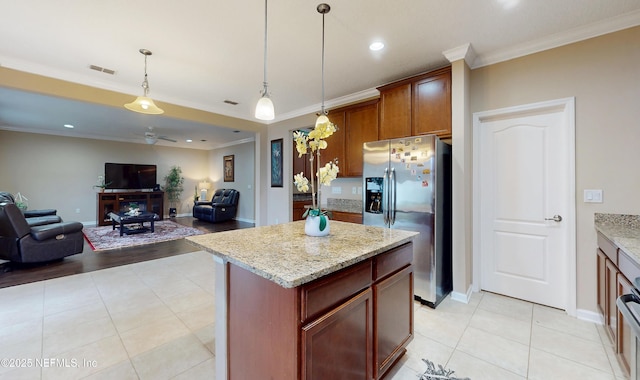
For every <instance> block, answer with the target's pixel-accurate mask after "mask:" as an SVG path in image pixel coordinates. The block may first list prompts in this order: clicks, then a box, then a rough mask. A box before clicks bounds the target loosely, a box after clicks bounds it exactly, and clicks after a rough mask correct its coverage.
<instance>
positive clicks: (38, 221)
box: [0, 191, 62, 227]
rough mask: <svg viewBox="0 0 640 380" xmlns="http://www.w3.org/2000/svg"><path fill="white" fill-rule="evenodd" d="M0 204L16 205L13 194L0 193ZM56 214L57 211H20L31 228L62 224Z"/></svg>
mask: <svg viewBox="0 0 640 380" xmlns="http://www.w3.org/2000/svg"><path fill="white" fill-rule="evenodd" d="M0 203H16V200H15V198H14V197H13V194H11V193H7V192H6V191H0ZM57 213H58V210H55V209H43V210H22V214H23V215H24V217H25V218H27V223H28V224H29V225H30V226H32V227H34V226H42V225H45V224H51V223H60V222H62V219H61V218H60V217H59V216H58V215H56V214H57Z"/></svg>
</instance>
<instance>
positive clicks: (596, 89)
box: [470, 27, 640, 312]
mask: <svg viewBox="0 0 640 380" xmlns="http://www.w3.org/2000/svg"><path fill="white" fill-rule="evenodd" d="M638 62H640V27H635V28H631V29H627V30H623V31H620V32H617V33H612V34H608V35H605V36H601V37H597V38H593V39H590V40H586V41H582V42H579V43H575V44H571V45H567V46H564V47H560V48H556V49H553V50H549V51H545V52H541V53H537V54H532V55H529V56H526V57H523V58H519V59H514V60H511V61H507V62H503V63H500V64H496V65H491V66H488V67H483V68H479V69H476V70H472V72H471V85H470V88H471V107H470V108H471V112H478V111H486V110H491V109H496V108H502V107H508V106H515V105H520V104H528V103H533V102H539V101H544V100H551V99H559V98H566V97H572V96H575V98H576V213H577V225H576V230H577V242H576V243H577V266H578V268H577V293H578V294H577V307H578V309H582V310H588V311H593V312H595V311H596V259H595V258H596V254H595V252H596V247H597V243H596V231H595V229H594V225H593V214H594V213H595V212H604V213H620V214H640V175H639V174H638V163H639V162H640V146H639V143H640V69H639V67H640V66H639V64H638ZM584 189H602V190H603V191H604V202H603V203H584V202H583V191H584Z"/></svg>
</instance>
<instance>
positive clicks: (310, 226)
mask: <svg viewBox="0 0 640 380" xmlns="http://www.w3.org/2000/svg"><path fill="white" fill-rule="evenodd" d="M320 218H321V217H320V216H311V215H308V216H307V219H306V220H305V223H304V233H305V234H307V235H309V236H327V235H329V232H330V228H329V218H328V217H327V216H326V215H324V218H325V220H326V222H327V224H326V226H325V227H324V229H323V230H322V231H321V230H320Z"/></svg>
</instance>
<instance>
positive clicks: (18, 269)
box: [0, 216, 254, 288]
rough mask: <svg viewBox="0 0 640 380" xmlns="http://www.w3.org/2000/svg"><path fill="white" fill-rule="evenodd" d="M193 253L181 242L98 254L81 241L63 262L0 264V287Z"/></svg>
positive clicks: (207, 227) (208, 226)
mask: <svg viewBox="0 0 640 380" xmlns="http://www.w3.org/2000/svg"><path fill="white" fill-rule="evenodd" d="M172 220H173V221H174V222H176V223H180V224H182V225H185V226H189V227H194V228H197V229H199V230H201V231H203V232H207V233H209V232H220V231H228V230H235V229H239V228H250V227H253V226H254V224H253V223H247V222H240V221H236V220H230V221H227V222H222V223H209V222H205V221H201V220H198V219H195V218H193V217H190V216H187V217H179V218H173V219H172ZM194 251H198V248H196V247H194V246H192V245H191V244H189V243H187V242H186V241H185V240H184V239H178V240H172V241H167V242H161V243H156V244H149V245H145V246H139V247H132V248H122V249H116V250H111V251H102V252H94V251H92V250H91V247H90V246H89V244H88V243H87V242H86V241H85V243H84V251H83V253H81V254H78V255H73V256H69V257H67V258H65V259H63V260H56V261H53V262H50V263H44V264H30V265H25V264H15V263H13V264H8V263H5V264H2V266H1V267H0V268H1V269H0V288H6V287H9V286H14V285H21V284H27V283H30V282H36V281H41V280H48V279H51V278H57V277H63V276H69V275H72V274H78V273H86V272H92V271H95V270H100V269H105V268H112V267H116V266H120V265H126V264H133V263H138V262H142V261H147V260H155V259H159V258H163V257H169V256H174V255H180V254H183V253H188V252H194ZM5 270H8V271H5Z"/></svg>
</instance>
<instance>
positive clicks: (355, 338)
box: [302, 288, 373, 380]
mask: <svg viewBox="0 0 640 380" xmlns="http://www.w3.org/2000/svg"><path fill="white" fill-rule="evenodd" d="M372 311H373V306H372V296H371V289H370V288H368V289H367V290H365V291H363V292H361V293H359V294H358V295H357V296H355V297H353V298H351V299H349V300H348V301H347V302H345V303H343V304H342V305H340V306H338V307H336V308H335V309H333V310H331V311H330V312H328V313H327V314H325V315H323V316H321V317H320V318H318V319H316V320H314V321H313V322H311V323H309V324H308V325H306V326H304V327H303V328H302V378H303V379H308V380H311V379H332V380H350V379H353V380H356V379H357V380H362V379H371V378H372V374H373V365H372V364H373V363H372V362H373V359H372V353H373V332H372V325H373V317H372Z"/></svg>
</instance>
